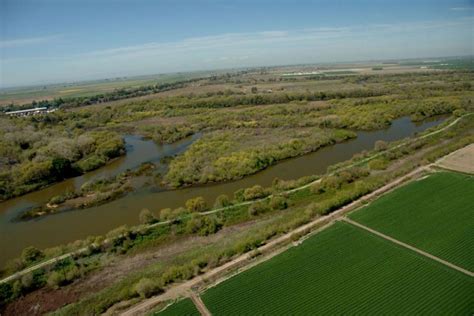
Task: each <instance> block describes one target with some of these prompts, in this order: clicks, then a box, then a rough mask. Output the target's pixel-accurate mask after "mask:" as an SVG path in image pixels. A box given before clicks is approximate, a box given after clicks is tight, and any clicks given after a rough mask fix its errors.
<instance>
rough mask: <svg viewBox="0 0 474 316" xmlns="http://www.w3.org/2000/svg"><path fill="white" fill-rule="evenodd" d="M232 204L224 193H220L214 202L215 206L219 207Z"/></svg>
mask: <svg viewBox="0 0 474 316" xmlns="http://www.w3.org/2000/svg"><path fill="white" fill-rule="evenodd" d="M229 205H232V203H231V201H230V199H229V197H228V196H227V195H225V194H221V195H219V196H218V197H217V198H216V202H215V203H214V207H215V208H221V207H226V206H229Z"/></svg>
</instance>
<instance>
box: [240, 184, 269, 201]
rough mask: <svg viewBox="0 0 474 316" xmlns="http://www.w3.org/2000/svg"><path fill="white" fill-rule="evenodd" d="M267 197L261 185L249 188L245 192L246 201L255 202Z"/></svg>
mask: <svg viewBox="0 0 474 316" xmlns="http://www.w3.org/2000/svg"><path fill="white" fill-rule="evenodd" d="M266 195H267V192H265V189H264V188H263V187H262V186H261V185H258V184H257V185H254V186H253V187H251V188H247V189H245V191H244V199H245V200H254V199H258V198H262V197H264V196H266Z"/></svg>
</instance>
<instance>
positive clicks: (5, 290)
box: [0, 283, 13, 306]
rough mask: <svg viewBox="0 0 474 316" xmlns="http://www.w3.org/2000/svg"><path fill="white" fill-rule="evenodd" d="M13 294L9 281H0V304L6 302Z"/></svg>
mask: <svg viewBox="0 0 474 316" xmlns="http://www.w3.org/2000/svg"><path fill="white" fill-rule="evenodd" d="M12 296H13V288H12V286H11V284H10V283H0V306H2V305H3V304H5V303H6V302H8V301H9V300H10V299H11V298H12Z"/></svg>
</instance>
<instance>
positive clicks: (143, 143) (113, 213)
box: [0, 117, 446, 266]
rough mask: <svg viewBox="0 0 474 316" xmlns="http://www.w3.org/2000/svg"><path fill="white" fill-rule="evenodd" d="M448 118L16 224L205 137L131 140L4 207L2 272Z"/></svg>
mask: <svg viewBox="0 0 474 316" xmlns="http://www.w3.org/2000/svg"><path fill="white" fill-rule="evenodd" d="M445 118H446V117H437V118H434V119H430V120H426V121H423V122H419V123H413V122H412V121H411V120H410V119H409V118H408V117H403V118H400V119H397V120H394V121H393V122H392V125H391V126H390V127H388V128H386V129H383V130H378V131H370V132H358V133H357V138H355V139H352V140H349V141H347V142H344V143H340V144H336V145H333V146H328V147H325V148H322V149H321V150H318V151H317V152H314V153H310V154H307V155H304V156H301V157H297V158H292V159H287V160H284V161H281V162H280V163H278V164H276V165H274V166H272V167H269V168H267V169H265V170H263V171H261V172H259V173H257V174H254V175H251V176H248V177H245V178H243V179H240V180H237V181H233V182H227V183H218V184H212V185H205V186H197V187H189V188H184V189H179V190H168V191H159V190H156V189H152V188H151V187H150V188H145V189H141V190H138V191H136V192H133V193H130V194H128V195H127V196H125V197H123V198H120V199H118V200H115V201H112V202H110V203H107V204H103V205H99V206H96V207H91V208H88V209H84V210H78V211H69V212H64V213H59V214H55V215H51V216H46V217H44V218H40V219H37V220H31V221H25V222H15V221H12V220H13V219H14V218H15V217H16V216H17V215H18V214H19V213H20V212H22V211H24V210H25V209H26V208H28V207H31V206H34V205H38V204H42V203H45V202H46V201H48V200H49V199H50V198H51V197H52V196H54V195H58V194H60V193H61V192H64V190H66V189H77V188H79V187H80V186H81V185H82V184H83V183H84V182H85V181H88V180H91V179H95V178H97V177H103V176H110V175H115V174H118V173H120V172H123V171H125V170H126V169H128V168H135V167H137V166H139V165H140V164H141V163H143V162H147V161H151V162H157V161H159V160H160V159H161V158H163V157H165V156H170V155H174V154H179V153H181V152H183V151H184V150H185V149H186V148H187V147H188V146H189V145H190V144H191V143H192V142H193V141H194V140H195V139H197V138H198V137H199V135H195V136H193V137H190V138H188V139H185V140H182V141H180V142H177V143H174V144H171V145H156V144H155V143H154V142H153V141H151V140H144V139H142V138H140V137H137V136H126V137H125V141H126V148H127V154H126V155H125V156H124V157H121V158H118V159H116V160H115V161H113V162H112V163H110V164H108V165H106V166H104V167H102V168H100V169H98V170H96V171H93V172H90V173H87V174H85V175H83V176H80V177H76V178H71V179H68V180H66V181H63V182H60V183H57V184H55V185H52V186H50V187H47V188H45V189H43V190H40V191H37V192H33V193H30V194H26V195H24V196H21V197H18V198H15V199H11V200H8V201H5V202H2V203H0V254H1V255H0V266H2V265H4V264H5V262H6V261H7V260H9V259H11V258H14V257H17V256H18V255H19V254H20V252H21V250H22V249H24V248H25V247H27V246H35V247H38V248H46V247H51V246H55V245H59V244H62V243H67V242H71V241H74V240H77V239H82V238H85V237H87V236H89V235H99V234H103V233H105V232H107V231H109V230H111V229H113V228H115V227H118V226H120V225H123V224H128V225H133V224H136V223H138V214H139V212H140V210H142V209H143V208H148V209H150V210H152V211H158V210H160V209H162V208H166V207H170V208H176V207H179V206H183V205H184V202H185V201H186V200H187V199H189V198H192V197H196V196H203V197H204V198H205V199H206V200H207V201H208V203H209V205H212V204H213V202H214V200H215V198H216V197H217V196H218V195H220V194H227V195H229V196H232V195H233V192H235V191H236V190H238V189H240V188H245V187H250V186H253V185H255V184H260V185H262V186H269V185H271V183H272V181H273V179H274V178H277V177H278V178H280V179H284V180H288V179H297V178H300V177H302V176H306V175H311V174H322V173H324V172H325V171H326V169H327V167H328V166H330V165H333V164H335V163H338V162H341V161H344V160H347V159H350V158H351V157H352V156H353V155H354V154H356V153H359V152H361V151H363V150H370V149H372V148H373V146H374V143H375V142H376V141H377V140H384V141H394V140H399V139H402V138H405V137H409V136H413V135H414V134H416V133H418V132H421V131H424V130H425V129H427V128H430V127H432V126H435V125H438V124H439V123H441V122H442V121H443V120H444V119H445Z"/></svg>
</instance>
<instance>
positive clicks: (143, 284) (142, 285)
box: [134, 278, 161, 298]
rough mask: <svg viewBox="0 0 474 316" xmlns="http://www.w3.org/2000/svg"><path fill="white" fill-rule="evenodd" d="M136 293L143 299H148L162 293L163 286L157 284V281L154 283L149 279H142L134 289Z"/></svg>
mask: <svg viewBox="0 0 474 316" xmlns="http://www.w3.org/2000/svg"><path fill="white" fill-rule="evenodd" d="M134 289H135V292H136V293H137V294H138V295H139V296H140V297H141V298H148V297H150V296H152V295H154V294H156V293H158V292H160V291H161V286H160V285H159V284H157V282H156V281H153V280H151V279H148V278H142V279H140V281H138V283H137V284H136V285H135V287H134Z"/></svg>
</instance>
